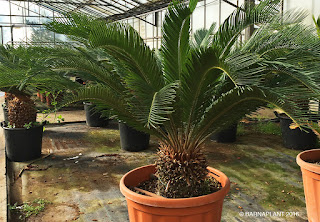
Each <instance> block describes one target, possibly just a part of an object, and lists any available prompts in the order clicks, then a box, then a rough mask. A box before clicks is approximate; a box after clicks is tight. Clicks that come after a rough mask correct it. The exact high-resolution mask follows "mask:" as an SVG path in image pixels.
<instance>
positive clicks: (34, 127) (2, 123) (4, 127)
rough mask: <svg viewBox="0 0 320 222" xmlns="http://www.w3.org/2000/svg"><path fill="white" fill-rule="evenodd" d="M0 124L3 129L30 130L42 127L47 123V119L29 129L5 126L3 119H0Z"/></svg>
mask: <svg viewBox="0 0 320 222" xmlns="http://www.w3.org/2000/svg"><path fill="white" fill-rule="evenodd" d="M0 124H1V127H2V129H4V130H13V131H18V130H32V129H36V128H40V127H43V126H44V125H46V124H47V121H44V122H42V123H41V124H40V125H39V126H33V127H31V128H29V129H27V128H9V127H6V126H5V121H2V122H1V123H0Z"/></svg>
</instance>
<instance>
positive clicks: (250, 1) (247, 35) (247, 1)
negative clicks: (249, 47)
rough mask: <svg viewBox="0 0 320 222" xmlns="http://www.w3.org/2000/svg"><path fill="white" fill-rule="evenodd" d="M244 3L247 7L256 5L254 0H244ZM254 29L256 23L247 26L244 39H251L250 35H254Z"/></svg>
mask: <svg viewBox="0 0 320 222" xmlns="http://www.w3.org/2000/svg"><path fill="white" fill-rule="evenodd" d="M244 3H245V5H246V6H247V7H252V6H254V0H244ZM253 31H254V25H250V26H249V27H248V28H246V30H245V34H244V39H245V40H248V39H250V37H251V36H252V34H253Z"/></svg>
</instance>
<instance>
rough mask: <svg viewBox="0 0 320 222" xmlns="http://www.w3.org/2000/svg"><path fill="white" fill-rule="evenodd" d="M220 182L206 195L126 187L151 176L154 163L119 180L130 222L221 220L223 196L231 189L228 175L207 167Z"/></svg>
mask: <svg viewBox="0 0 320 222" xmlns="http://www.w3.org/2000/svg"><path fill="white" fill-rule="evenodd" d="M208 170H209V171H210V172H211V173H213V176H214V177H215V178H216V179H217V180H218V181H219V182H220V183H221V184H222V189H221V190H219V191H217V192H215V193H212V194H209V195H205V196H200V197H192V198H177V199H169V198H157V197H149V196H145V195H141V194H137V193H136V192H133V191H131V190H130V189H128V187H130V186H134V187H135V186H137V185H138V184H139V183H141V182H143V181H146V180H148V179H149V178H150V174H153V173H155V171H156V169H155V166H154V165H148V166H143V167H140V168H137V169H134V170H132V171H130V172H128V173H127V174H125V175H124V176H123V177H122V179H121V181H120V190H121V193H122V194H123V195H124V196H125V197H126V200H127V205H128V212H129V219H130V222H178V221H179V222H208V221H210V222H218V221H220V220H221V213H222V205H223V200H224V197H225V196H226V195H227V193H228V191H229V189H230V181H229V179H228V177H227V176H226V175H225V174H223V173H222V172H220V171H219V170H216V169H214V168H211V167H208Z"/></svg>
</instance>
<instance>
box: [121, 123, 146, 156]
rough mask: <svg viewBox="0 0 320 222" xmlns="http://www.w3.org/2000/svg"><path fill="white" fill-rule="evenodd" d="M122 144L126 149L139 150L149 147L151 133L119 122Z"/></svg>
mask: <svg viewBox="0 0 320 222" xmlns="http://www.w3.org/2000/svg"><path fill="white" fill-rule="evenodd" d="M119 130H120V144H121V148H122V149H123V150H126V151H131V152H138V151H141V150H145V149H147V148H148V147H149V140H150V135H149V134H146V133H143V132H140V131H137V130H135V129H133V128H132V127H130V126H128V125H127V124H125V123H120V122H119Z"/></svg>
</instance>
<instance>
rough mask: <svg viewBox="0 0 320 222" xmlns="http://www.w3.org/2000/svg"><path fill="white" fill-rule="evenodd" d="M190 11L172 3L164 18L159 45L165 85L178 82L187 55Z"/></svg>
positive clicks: (184, 6)
mask: <svg viewBox="0 0 320 222" xmlns="http://www.w3.org/2000/svg"><path fill="white" fill-rule="evenodd" d="M191 14H192V11H191V9H190V8H189V7H187V6H186V5H185V4H183V3H177V2H174V3H173V4H172V5H171V6H170V7H169V8H168V12H167V14H166V16H165V19H164V22H163V26H162V33H163V39H162V44H161V53H162V66H163V72H164V74H163V75H164V77H165V79H166V81H167V83H172V82H175V81H177V80H179V78H180V75H181V73H182V71H183V69H184V67H185V63H186V59H187V57H188V54H189V50H190V44H189V41H190V40H189V38H190V37H189V36H190V16H191Z"/></svg>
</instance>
